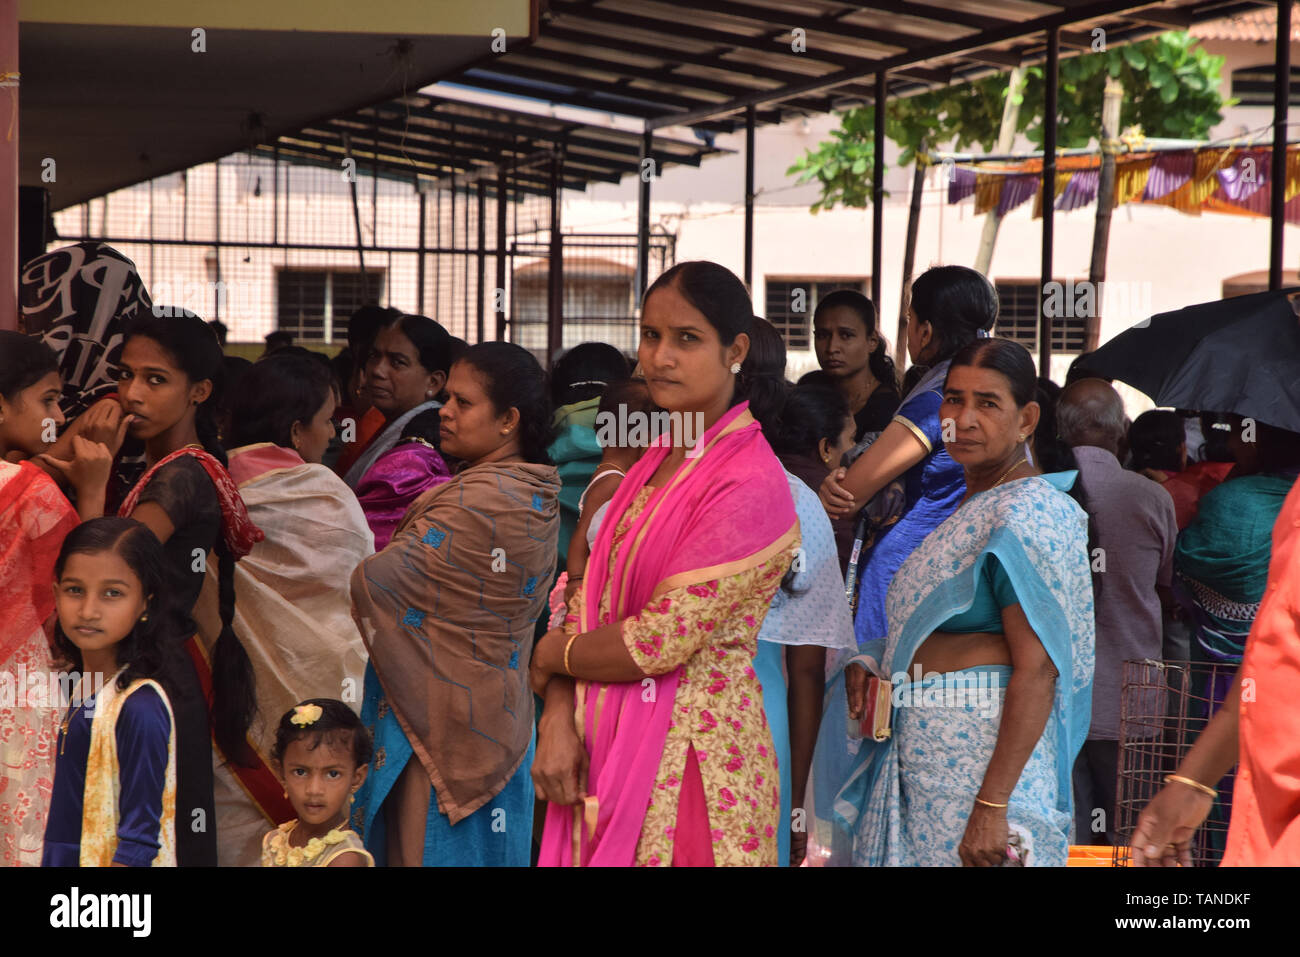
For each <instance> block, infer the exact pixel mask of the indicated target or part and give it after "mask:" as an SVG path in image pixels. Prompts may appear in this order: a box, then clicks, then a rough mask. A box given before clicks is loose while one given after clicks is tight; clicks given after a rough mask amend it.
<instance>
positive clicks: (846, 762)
mask: <svg viewBox="0 0 1300 957" xmlns="http://www.w3.org/2000/svg"><path fill="white" fill-rule="evenodd" d="M1077 474H1078V473H1077V472H1063V473H1056V474H1051V475H1043V476H1039V477H1035V478H1028V479H1021V480H1019V481H1015V482H1010V483H1007V484H1006V485H1002V486H999V487H997V488H994V489H990V490H989V491H987V492H982V493H979V494H977V495H974V496H972V497H971V498H970V499H969V500H968V501H967V502H966V503H965V504H963V505H962V506H960V507H959V508H958V509H957V510H956V511H955V512H954V513H953V514H952V515H950V516H949V517H948V518H947V519H946V520H945V521H943V522H942V523H941V524H940V525H939V526H938V527H937V528H935V530H934V531H933V532H931V533H930V535H929V536H927V537H926V539H925V540H924V541H923V542H922V543H921V544H920V545H919V546H918V547H917V549H916V550H915V551H914V552H913V553H912V554H911V556H910V557H909V558H908V559H907V560H906V561H905V562H904V563H903V565H902V567H901V568H900V569H899V571H898V574H897V575H896V576H895V577H894V579H893V582H892V583H891V585H890V587H889V592H888V598H887V600H886V613H887V617H888V621H889V636H888V638H886V639H883V640H880V641H877V642H869V643H868V644H867V646H865V647H863V649H862V651H863V653H864V654H866V655H868V656H870V657H872V658H874V659H875V660H876V661H878V662H879V663H880V666H881V671H882V672H883V673H884V674H885V675H888V676H891V678H892V680H894V682H895V690H894V695H893V708H892V715H891V717H892V722H891V725H892V727H893V729H894V732H893V735H892V736H891V737H890V738H889V739H888V740H886V741H884V742H881V743H876V742H873V741H870V740H861V741H858V740H851V739H847V738H846V736H845V728H846V724H847V713H846V712H847V709H846V707H845V704H844V690H843V668H844V666H846V665H847V664H848V661H849V660H850V659H848V658H844V659H842V660H841V661H840V662H839V663H838V664H839V668H838V671H837V673H836V674H835V675H834V676H833V679H832V681H831V683H830V686H829V688H828V697H827V709H828V711H827V715H826V718H825V719H824V720H823V722H822V728H823V733H822V737H821V738H820V739H819V741H818V747H817V755H816V756H815V758H814V768H813V773H814V775H815V777H816V783H815V788H814V790H815V802H814V809H815V812H816V821H815V825H814V828H815V829H814V832H813V835H812V838H813V840H814V841H815V842H816V843H817V844H818V845H820V850H819V854H820V856H821V857H822V859H823V861H824V862H825V863H827V864H831V865H836V864H854V865H859V866H881V865H890V866H899V865H903V866H907V865H923V864H952V865H956V864H958V863H959V858H958V856H957V845H958V844H959V843H960V841H961V838H962V835H963V833H964V830H965V826H966V819H967V817H968V816H969V813H970V808H971V806H972V804H973V803H974V797H975V795H976V794H977V793H978V791H979V787H980V785H981V783H982V780H983V775H984V770H985V768H987V765H988V762H989V759H990V758H991V757H992V753H993V748H994V747H995V746H996V743H997V738H998V731H999V729H1000V723H1001V707H1002V701H1003V697H1004V695H1005V687H1006V682H1007V679H1008V677H1009V676H1010V673H1011V669H1010V668H1009V667H1007V666H988V667H983V668H974V669H966V670H964V671H960V672H950V673H947V674H942V675H925V676H919V675H911V676H909V675H908V674H907V671H908V670H909V669H910V668H911V662H912V659H913V657H914V656H915V654H916V651H917V649H918V648H919V647H920V646H921V644H922V643H923V642H924V641H925V640H926V639H927V638H928V637H929V636H930V635H931V634H932V633H933V632H934V631H936V630H938V629H939V626H941V625H943V624H944V623H945V622H947V621H948V620H949V619H951V618H952V617H953V616H954V615H957V614H959V613H961V612H964V611H966V610H968V609H969V608H970V607H971V606H972V604H974V602H975V600H976V597H977V588H978V587H979V583H980V581H981V579H982V577H983V566H984V564H985V562H986V560H987V559H988V557H989V556H996V558H997V560H998V561H999V563H1000V564H1001V566H1002V568H1003V569H1004V570H1005V572H1006V573H1007V576H1008V577H1009V579H1010V581H1011V584H1012V586H1013V587H1014V589H1015V593H1016V598H1017V599H1018V602H1019V604H1020V607H1021V609H1022V610H1023V611H1024V613H1025V617H1026V618H1027V619H1028V621H1029V624H1030V626H1031V627H1032V628H1033V629H1034V632H1035V634H1037V635H1038V637H1039V640H1040V641H1042V643H1043V647H1044V649H1045V650H1046V652H1047V654H1048V656H1049V658H1050V659H1051V661H1052V663H1053V665H1054V666H1055V668H1056V669H1057V671H1058V673H1059V675H1060V677H1059V678H1058V679H1057V682H1056V693H1055V700H1054V702H1053V706H1052V713H1051V715H1050V716H1049V718H1048V722H1047V726H1046V727H1045V728H1044V731H1043V734H1042V737H1041V738H1040V740H1039V742H1038V745H1037V746H1036V747H1035V749H1034V752H1033V754H1032V755H1031V757H1030V758H1029V760H1028V762H1027V763H1026V765H1025V770H1024V771H1023V772H1022V773H1021V776H1020V780H1019V782H1018V784H1017V786H1016V789H1015V791H1014V792H1013V794H1012V796H1011V799H1010V807H1009V808H1008V811H1007V817H1008V823H1009V825H1010V827H1011V829H1012V831H1013V832H1014V833H1018V834H1019V835H1020V837H1021V841H1022V847H1025V846H1027V847H1029V848H1030V853H1029V861H1028V862H1029V863H1030V864H1031V865H1054V864H1060V865H1063V864H1064V863H1065V860H1066V857H1067V856H1068V846H1069V836H1070V823H1071V821H1072V816H1073V806H1072V798H1071V787H1070V772H1071V768H1072V766H1073V764H1074V759H1075V757H1076V756H1077V754H1078V752H1079V749H1080V748H1081V747H1082V745H1083V741H1084V739H1085V738H1086V737H1087V734H1088V724H1089V719H1090V717H1091V712H1092V675H1093V661H1094V658H1093V656H1094V643H1095V625H1094V620H1093V604H1092V579H1091V574H1090V571H1089V562H1088V548H1087V516H1086V514H1085V513H1084V512H1083V510H1082V509H1081V508H1079V506H1078V505H1077V504H1076V503H1075V502H1074V500H1073V499H1071V498H1070V497H1069V496H1068V495H1067V494H1065V490H1066V489H1068V488H1069V487H1070V486H1071V485H1072V484H1073V482H1074V480H1075V478H1076V477H1077Z"/></svg>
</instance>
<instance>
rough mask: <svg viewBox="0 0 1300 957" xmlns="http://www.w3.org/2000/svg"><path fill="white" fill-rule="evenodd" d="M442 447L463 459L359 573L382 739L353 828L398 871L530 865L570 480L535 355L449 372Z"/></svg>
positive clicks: (494, 358) (470, 356)
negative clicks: (541, 672) (545, 621)
mask: <svg viewBox="0 0 1300 957" xmlns="http://www.w3.org/2000/svg"><path fill="white" fill-rule="evenodd" d="M447 393H448V396H449V398H448V401H447V404H446V405H444V406H443V407H442V409H441V418H442V428H441V439H442V448H443V449H444V450H445V451H447V452H448V453H449V454H451V455H453V456H455V457H456V458H458V459H462V460H463V461H465V462H466V465H465V467H464V468H463V469H462V470H461V471H460V472H459V473H458V474H457V475H456V476H455V477H454V478H452V479H451V481H449V482H444V483H442V484H441V485H438V486H436V487H434V488H432V489H430V490H429V491H427V492H425V493H424V494H423V495H421V496H420V497H419V498H418V499H416V500H415V502H414V503H413V504H412V505H411V507H410V509H409V510H408V511H407V513H406V516H405V517H404V518H403V519H402V521H401V524H399V525H398V527H397V531H396V532H395V533H394V534H393V538H392V541H391V542H390V543H389V545H388V547H387V548H385V549H384V550H383V551H382V552H380V553H378V554H377V555H375V556H373V557H371V558H368V559H366V560H365V561H364V562H362V564H361V565H360V566H358V568H357V570H356V572H355V573H354V574H353V576H352V605H353V615H354V616H355V618H356V620H357V624H358V626H359V627H360V629H361V635H362V638H363V639H364V640H365V643H366V648H367V650H368V652H369V655H370V663H369V664H368V665H367V667H366V681H365V698H364V701H363V704H362V709H361V718H362V720H363V721H364V722H365V723H366V724H367V726H368V727H369V728H370V729H371V731H372V733H373V734H374V738H375V754H374V757H373V758H372V759H371V762H370V769H369V774H368V775H367V777H366V783H365V785H363V787H362V788H361V790H360V791H359V792H358V793H357V798H356V806H355V808H354V810H353V818H352V821H353V825H352V826H353V828H354V829H356V830H357V831H358V833H360V834H362V836H363V837H364V839H365V842H366V848H367V850H369V851H370V852H371V853H372V854H374V855H375V860H376V863H378V864H380V865H384V864H387V865H389V866H420V865H425V866H446V865H465V866H475V865H497V866H501V865H505V866H521V867H526V866H528V861H529V851H530V846H531V835H532V814H533V784H532V780H531V777H530V771H531V768H532V757H533V746H534V738H533V696H532V694H531V692H530V691H529V688H528V662H529V658H530V656H531V654H532V645H533V625H534V622H535V621H536V620H537V617H538V616H539V615H540V614H541V613H542V611H543V610H544V607H545V602H546V589H547V585H548V584H549V583H550V581H551V579H552V578H553V577H554V573H555V562H556V554H557V550H556V546H557V538H558V534H559V527H560V520H559V499H558V494H559V490H560V480H559V475H558V474H557V472H556V470H555V468H554V467H553V466H551V465H550V464H549V463H548V462H547V459H546V451H545V450H546V447H547V444H548V440H549V435H548V431H549V427H548V423H549V421H550V408H549V403H548V401H547V398H546V387H545V375H544V374H543V372H542V370H541V367H540V366H539V365H538V364H537V360H535V359H534V358H533V357H532V355H531V354H529V353H528V352H527V351H526V350H524V349H522V348H520V347H519V346H516V345H512V344H510V343H505V342H484V343H480V344H479V345H476V346H473V347H471V348H470V349H468V350H467V351H466V352H465V354H464V355H463V356H462V357H461V358H460V359H459V360H458V361H457V362H456V364H455V365H454V366H452V369H451V374H450V377H449V378H448V381H447Z"/></svg>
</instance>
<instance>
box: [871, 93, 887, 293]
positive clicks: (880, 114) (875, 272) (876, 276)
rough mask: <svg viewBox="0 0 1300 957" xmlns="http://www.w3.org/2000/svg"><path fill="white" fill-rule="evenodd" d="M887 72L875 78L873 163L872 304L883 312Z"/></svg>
mask: <svg viewBox="0 0 1300 957" xmlns="http://www.w3.org/2000/svg"><path fill="white" fill-rule="evenodd" d="M886 82H887V78H886V75H885V71H884V70H881V71H880V72H879V73H877V74H876V116H875V120H876V122H875V130H874V137H873V142H874V151H875V155H874V156H872V162H871V301H872V302H874V303H875V304H876V309H877V310H879V309H880V273H881V271H882V270H883V268H884V267H883V265H882V263H883V253H884V248H883V245H882V244H883V242H884V236H885V202H884V194H885V105H886V103H887V102H888V100H889V95H888V87H887V86H886Z"/></svg>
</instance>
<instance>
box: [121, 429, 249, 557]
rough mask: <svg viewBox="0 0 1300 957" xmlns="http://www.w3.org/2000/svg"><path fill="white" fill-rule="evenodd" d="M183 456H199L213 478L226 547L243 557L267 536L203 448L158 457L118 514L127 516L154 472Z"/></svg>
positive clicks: (231, 480)
mask: <svg viewBox="0 0 1300 957" xmlns="http://www.w3.org/2000/svg"><path fill="white" fill-rule="evenodd" d="M182 455H192V456H194V458H196V459H198V462H199V464H200V465H202V466H203V470H204V471H205V472H207V473H208V478H210V479H212V484H213V485H215V486H216V488H217V499H218V501H220V503H221V535H222V537H223V538H224V539H225V540H226V547H227V548H229V549H230V554H231V555H233V556H234V557H235V558H236V559H240V558H243V557H244V556H245V555H247V554H248V553H249V552H250V551H252V550H253V546H254V545H256V544H257V543H258V542H260V541H262V539H264V538H266V534H265V533H264V532H263V531H262V530H261V529H260V528H258V527H257V526H256V525H254V524H253V521H252V519H250V518H249V517H248V509H247V508H245V507H244V500H243V499H242V498H240V497H239V489H238V487H237V486H236V485H235V480H234V479H232V478H231V477H230V473H229V472H227V471H226V470H225V468H224V467H223V466H222V464H221V463H220V462H218V461H217V460H216V459H215V458H213V457H212V456H211V455H210V454H209V453H207V452H205V451H203V449H196V448H191V447H186V448H183V449H177V450H176V451H175V452H173V453H172V454H171V455H168V456H166V457H165V458H163V459H160V460H159V461H158V462H157V463H156V464H155V465H154V467H153V468H151V469H149V471H147V472H145V473H144V475H143V476H141V478H140V481H138V482H136V483H135V488H133V489H131V494H129V495H128V496H127V497H126V501H125V502H123V503H122V507H121V508H119V509H118V510H117V514H118V515H120V516H122V517H123V518H126V517H127V516H129V515H130V514H131V513H132V512H133V511H135V506H136V503H138V502H139V501H140V493H141V492H143V491H144V490H145V487H146V486H147V485H148V484H149V480H150V479H151V478H153V475H154V473H155V472H157V471H158V470H159V469H160V468H162V467H163V466H164V465H166V464H167V463H169V462H171V461H173V460H174V459H178V458H180V457H181V456H182Z"/></svg>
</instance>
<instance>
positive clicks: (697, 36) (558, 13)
mask: <svg viewBox="0 0 1300 957" xmlns="http://www.w3.org/2000/svg"><path fill="white" fill-rule="evenodd" d="M1267 5H1268V4H1266V3H1264V2H1225V0H1167V2H1163V3H1151V2H1150V0H1147V2H1142V0H1098V2H1089V0H1056V2H1037V0H864V2H856V3H849V2H843V0H683V2H676V0H550V2H549V3H548V4H547V5H546V7H547V8H546V9H545V10H544V11H543V13H542V15H541V24H540V28H539V35H538V37H537V38H536V39H534V40H533V42H532V43H531V44H529V45H527V46H523V47H517V48H512V49H510V50H508V51H507V52H504V53H501V54H498V55H494V56H489V57H485V58H483V59H481V60H479V61H478V62H476V63H475V64H473V65H472V66H471V67H470V68H468V69H466V70H465V71H463V72H462V73H460V74H459V75H458V76H457V77H456V82H458V83H464V84H466V85H470V86H477V87H481V88H483V89H491V90H497V91H500V92H504V93H512V94H516V95H521V96H527V97H531V98H534V99H540V100H545V101H549V102H554V103H568V104H573V105H578V106H585V107H590V108H594V109H599V110H607V111H609V112H612V113H619V114H623V115H627V116H633V117H639V118H642V119H645V120H647V121H648V122H650V123H651V125H652V126H655V127H659V126H664V125H670V124H673V123H680V122H685V123H689V124H691V125H695V126H698V127H701V128H705V129H719V130H727V131H730V130H733V129H735V128H736V126H737V125H738V124H739V122H741V119H742V118H741V117H740V116H739V115H738V114H739V113H740V112H741V111H743V110H744V109H745V108H746V107H747V106H748V105H751V104H752V105H754V106H755V107H756V109H757V110H758V119H759V121H760V122H775V121H779V120H782V119H786V118H789V117H790V116H792V115H806V114H808V113H816V112H826V111H829V110H831V109H833V108H834V107H835V106H836V105H837V104H840V105H843V104H845V103H846V102H853V101H858V102H862V101H870V99H871V98H872V97H873V96H874V86H875V83H874V75H875V72H876V71H877V70H880V69H882V68H885V69H888V70H889V93H890V95H891V96H906V95H909V94H912V93H916V92H920V91H922V90H926V89H930V88H933V87H935V86H937V85H946V84H949V83H956V82H962V81H966V80H971V79H975V78H977V77H979V76H983V75H987V74H988V73H991V72H996V71H1002V70H1006V69H1007V68H1009V67H1011V66H1014V65H1017V64H1020V63H1026V62H1034V61H1036V60H1039V59H1041V58H1042V57H1043V55H1044V51H1045V49H1046V44H1045V39H1044V30H1045V29H1047V28H1048V27H1051V26H1055V27H1057V28H1059V30H1060V42H1061V53H1062V56H1068V55H1071V54H1072V53H1078V52H1082V51H1085V50H1091V49H1092V45H1093V43H1094V34H1093V32H1092V31H1093V30H1094V28H1101V29H1102V30H1104V31H1105V39H1106V42H1107V43H1108V44H1117V43H1124V42H1130V41H1132V40H1136V39H1140V38H1145V37H1147V36H1151V35H1153V34H1155V33H1159V32H1161V31H1164V30H1171V29H1182V30H1185V29H1188V28H1190V27H1193V26H1195V25H1197V24H1200V23H1203V22H1205V21H1208V20H1218V19H1222V18H1224V17H1225V16H1229V17H1235V16H1240V15H1243V14H1248V13H1252V12H1253V11H1258V10H1261V9H1262V8H1264V7H1266V6H1267Z"/></svg>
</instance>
